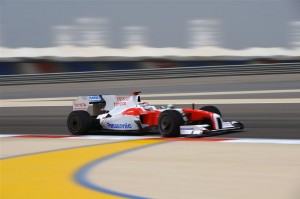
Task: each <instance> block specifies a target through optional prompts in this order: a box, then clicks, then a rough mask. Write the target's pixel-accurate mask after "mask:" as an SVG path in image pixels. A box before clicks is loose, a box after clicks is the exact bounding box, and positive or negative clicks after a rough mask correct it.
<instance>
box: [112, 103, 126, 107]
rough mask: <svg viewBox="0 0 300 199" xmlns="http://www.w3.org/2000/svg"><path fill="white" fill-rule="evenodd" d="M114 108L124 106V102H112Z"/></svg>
mask: <svg viewBox="0 0 300 199" xmlns="http://www.w3.org/2000/svg"><path fill="white" fill-rule="evenodd" d="M114 105H115V106H126V102H114Z"/></svg>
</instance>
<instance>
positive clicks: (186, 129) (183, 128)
mask: <svg viewBox="0 0 300 199" xmlns="http://www.w3.org/2000/svg"><path fill="white" fill-rule="evenodd" d="M180 130H183V131H190V130H194V128H187V127H181V128H180Z"/></svg>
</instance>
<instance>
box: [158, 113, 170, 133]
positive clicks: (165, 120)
mask: <svg viewBox="0 0 300 199" xmlns="http://www.w3.org/2000/svg"><path fill="white" fill-rule="evenodd" d="M160 128H161V130H163V131H164V132H166V131H169V130H170V128H171V119H170V117H169V116H167V115H165V116H163V117H162V118H161V122H160Z"/></svg>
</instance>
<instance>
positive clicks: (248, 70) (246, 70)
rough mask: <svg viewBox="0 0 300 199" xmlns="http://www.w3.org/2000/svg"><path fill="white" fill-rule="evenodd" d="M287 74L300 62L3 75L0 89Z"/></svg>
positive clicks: (297, 67) (297, 71) (298, 69)
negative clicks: (36, 85)
mask: <svg viewBox="0 0 300 199" xmlns="http://www.w3.org/2000/svg"><path fill="white" fill-rule="evenodd" d="M289 73H300V63H292V64H291V63H289V64H253V65H227V66H226V65H225V66H224V65H223V66H201V67H180V68H155V69H137V70H113V71H111V70H110V71H92V72H74V73H50V74H27V75H5V76H0V86H8V85H25V84H55V83H75V82H100V81H120V80H142V79H161V78H185V77H211V76H237V75H264V74H289Z"/></svg>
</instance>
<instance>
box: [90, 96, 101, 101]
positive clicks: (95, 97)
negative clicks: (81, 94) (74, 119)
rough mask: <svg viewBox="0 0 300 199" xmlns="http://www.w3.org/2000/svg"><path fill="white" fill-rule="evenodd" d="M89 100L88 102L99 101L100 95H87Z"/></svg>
mask: <svg viewBox="0 0 300 199" xmlns="http://www.w3.org/2000/svg"><path fill="white" fill-rule="evenodd" d="M89 101H90V102H99V101H101V97H100V96H98V95H94V96H89Z"/></svg>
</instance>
